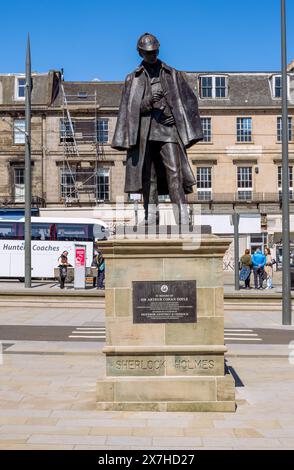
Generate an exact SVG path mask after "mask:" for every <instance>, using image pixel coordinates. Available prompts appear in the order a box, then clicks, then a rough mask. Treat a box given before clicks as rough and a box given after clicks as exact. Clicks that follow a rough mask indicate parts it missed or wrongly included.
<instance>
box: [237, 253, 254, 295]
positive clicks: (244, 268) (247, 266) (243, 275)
mask: <svg viewBox="0 0 294 470" xmlns="http://www.w3.org/2000/svg"><path fill="white" fill-rule="evenodd" d="M240 262H241V271H240V281H244V283H245V284H244V287H245V289H250V277H251V269H252V261H251V256H250V251H249V250H248V249H247V250H245V253H244V255H243V256H241V259H240Z"/></svg>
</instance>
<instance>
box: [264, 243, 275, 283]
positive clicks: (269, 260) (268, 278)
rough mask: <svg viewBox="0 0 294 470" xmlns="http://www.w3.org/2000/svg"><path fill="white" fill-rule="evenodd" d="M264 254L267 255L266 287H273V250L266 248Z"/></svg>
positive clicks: (265, 268) (265, 269)
mask: <svg viewBox="0 0 294 470" xmlns="http://www.w3.org/2000/svg"><path fill="white" fill-rule="evenodd" d="M264 254H265V256H266V263H265V267H264V272H265V274H266V289H272V288H273V271H274V270H273V258H272V255H271V250H270V249H269V248H266V249H265V250H264Z"/></svg>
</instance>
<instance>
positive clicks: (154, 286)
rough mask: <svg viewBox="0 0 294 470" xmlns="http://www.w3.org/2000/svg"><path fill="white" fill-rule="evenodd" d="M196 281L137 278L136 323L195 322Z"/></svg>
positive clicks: (134, 305)
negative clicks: (145, 279) (142, 279)
mask: <svg viewBox="0 0 294 470" xmlns="http://www.w3.org/2000/svg"><path fill="white" fill-rule="evenodd" d="M196 305H197V303H196V281H133V321H134V323H195V322H196V321H197V320H196Z"/></svg>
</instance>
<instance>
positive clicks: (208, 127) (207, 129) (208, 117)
mask: <svg viewBox="0 0 294 470" xmlns="http://www.w3.org/2000/svg"><path fill="white" fill-rule="evenodd" d="M204 119H207V120H208V121H207V122H209V125H208V126H206V128H204V127H203V121H204ZM200 120H201V127H202V132H203V137H204V135H205V132H204V131H209V139H208V140H205V139H203V140H202V141H201V142H202V143H204V144H209V143H211V142H212V124H211V123H212V119H211V116H201V117H200Z"/></svg>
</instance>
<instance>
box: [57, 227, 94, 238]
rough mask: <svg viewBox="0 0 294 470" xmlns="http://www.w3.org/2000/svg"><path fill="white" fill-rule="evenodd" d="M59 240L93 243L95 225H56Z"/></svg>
mask: <svg viewBox="0 0 294 470" xmlns="http://www.w3.org/2000/svg"><path fill="white" fill-rule="evenodd" d="M56 230H57V240H73V241H93V225H87V224H70V223H64V224H56Z"/></svg>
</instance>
